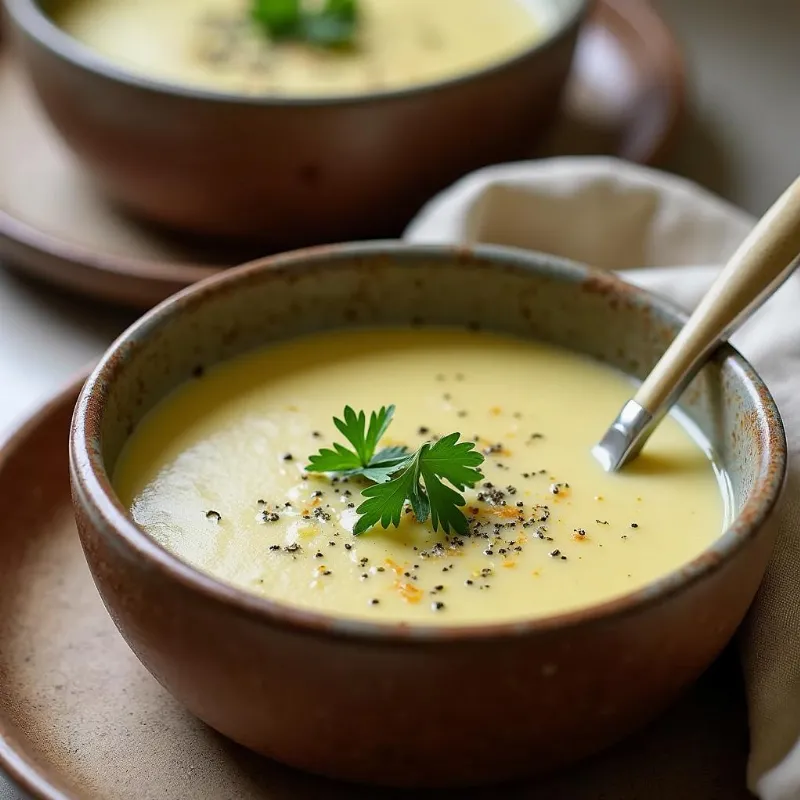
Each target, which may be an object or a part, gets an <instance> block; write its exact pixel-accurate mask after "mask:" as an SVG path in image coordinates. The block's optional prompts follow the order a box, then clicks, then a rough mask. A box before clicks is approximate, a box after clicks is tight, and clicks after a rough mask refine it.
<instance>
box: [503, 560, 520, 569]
mask: <svg viewBox="0 0 800 800" xmlns="http://www.w3.org/2000/svg"><path fill="white" fill-rule="evenodd" d="M503 566H504V567H505V568H506V569H513V568H514V567H516V566H517V562H516V561H504V562H503Z"/></svg>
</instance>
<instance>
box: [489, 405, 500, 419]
mask: <svg viewBox="0 0 800 800" xmlns="http://www.w3.org/2000/svg"><path fill="white" fill-rule="evenodd" d="M489 413H490V414H491V415H492V416H493V417H499V416H500V415H501V414H502V413H503V409H502V408H500V406H492V407H491V408H490V409H489Z"/></svg>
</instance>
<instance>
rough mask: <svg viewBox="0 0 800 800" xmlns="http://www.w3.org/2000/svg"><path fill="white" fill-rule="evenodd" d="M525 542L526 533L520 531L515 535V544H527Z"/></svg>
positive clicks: (526, 538)
mask: <svg viewBox="0 0 800 800" xmlns="http://www.w3.org/2000/svg"><path fill="white" fill-rule="evenodd" d="M527 543H528V537H527V535H526V534H524V533H521V534H520V535H519V536H517V544H527Z"/></svg>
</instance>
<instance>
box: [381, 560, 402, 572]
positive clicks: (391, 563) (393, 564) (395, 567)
mask: <svg viewBox="0 0 800 800" xmlns="http://www.w3.org/2000/svg"><path fill="white" fill-rule="evenodd" d="M384 563H385V564H386V566H387V567H389V569H390V570H391V571H392V572H394V574H395V575H402V574H403V572H405V569H404V568H403V567H401V566H400V565H399V564H398V563H397V562H396V561H393V560H392V559H391V558H387V559H386V561H385V562H384Z"/></svg>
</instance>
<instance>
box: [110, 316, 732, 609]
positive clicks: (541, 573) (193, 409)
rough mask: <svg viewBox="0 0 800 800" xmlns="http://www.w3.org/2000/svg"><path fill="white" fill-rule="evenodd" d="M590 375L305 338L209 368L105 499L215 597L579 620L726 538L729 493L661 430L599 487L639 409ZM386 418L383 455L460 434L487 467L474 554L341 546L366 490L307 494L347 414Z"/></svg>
mask: <svg viewBox="0 0 800 800" xmlns="http://www.w3.org/2000/svg"><path fill="white" fill-rule="evenodd" d="M630 393H631V385H630V383H629V382H628V380H627V379H626V378H624V377H623V376H621V375H619V374H617V373H616V372H614V371H612V370H610V369H609V368H607V367H605V366H603V365H601V364H599V363H596V362H593V361H590V360H588V359H586V358H583V357H581V356H578V355H575V354H572V353H569V352H567V351H564V350H559V349H556V348H552V347H550V346H546V345H542V344H537V343H533V342H529V341H523V340H518V339H515V338H510V337H505V336H500V335H495V334H490V333H475V332H469V331H461V330H450V329H435V328H433V329H424V328H422V329H414V330H389V329H387V330H369V331H366V330H363V331H350V332H345V331H341V332H334V333H326V334H324V335H315V336H311V337H308V338H302V339H297V340H294V341H291V342H288V343H282V344H279V345H276V346H275V347H272V348H269V349H263V350H260V351H257V352H255V353H252V354H248V355H246V356H243V357H240V358H238V359H235V360H233V361H231V362H228V363H225V364H223V365H221V366H217V367H214V368H212V369H210V370H208V371H206V372H204V373H202V374H201V375H199V377H198V378H196V379H194V380H192V381H191V382H190V383H187V384H185V385H183V386H181V387H180V388H178V389H177V390H176V391H175V392H174V393H173V394H172V395H171V396H169V397H168V398H167V399H166V400H164V401H163V402H162V403H161V404H160V405H158V406H157V407H156V408H155V409H154V410H153V411H151V412H150V414H149V415H148V416H146V417H145V419H144V420H143V421H142V423H141V424H140V425H139V426H138V428H137V430H136V431H135V432H134V434H133V435H132V437H131V439H130V440H129V442H128V444H127V445H126V448H125V450H124V451H123V453H122V456H121V457H120V460H119V462H118V466H117V469H116V474H115V476H114V483H115V486H116V489H117V491H118V493H119V496H120V498H121V499H122V502H123V503H124V504H125V505H126V506H127V507H129V508H130V510H131V514H132V515H133V518H134V519H135V521H136V522H137V523H138V524H139V525H140V526H141V527H142V528H144V529H145V530H146V531H147V532H148V533H150V534H151V535H152V536H153V537H154V538H155V539H157V540H158V541H159V542H160V543H161V544H163V545H164V547H166V548H167V549H169V550H171V551H172V552H174V553H175V554H177V555H178V556H180V557H182V558H183V559H185V560H186V561H188V562H189V563H191V564H193V565H195V566H196V567H198V568H200V569H201V570H203V571H205V572H207V573H209V574H211V575H214V576H216V577H217V578H219V579H220V580H222V581H224V582H227V583H230V584H233V585H235V586H238V587H241V588H243V589H246V590H248V591H250V592H253V593H255V594H258V595H262V596H264V597H268V598H273V599H275V600H279V601H282V602H285V603H289V604H292V605H294V606H301V607H304V608H308V609H314V610H318V611H325V612H329V613H333V614H337V615H342V616H349V617H360V618H367V619H370V620H384V621H385V620H392V621H409V622H415V623H427V624H463V623H474V622H494V621H501V620H506V621H507V620H518V619H520V618H530V617H537V616H542V615H548V614H553V613H557V612H563V611H567V610H571V609H577V608H580V607H582V606H588V605H591V604H595V603H598V602H600V601H603V600H608V599H610V598H613V597H615V596H618V595H621V594H624V593H626V592H628V591H630V590H632V589H636V588H638V587H641V586H643V585H644V584H646V583H647V582H649V581H652V580H653V579H654V578H658V577H660V576H663V575H664V574H665V573H667V572H669V571H670V570H673V569H675V568H676V567H679V566H681V565H683V564H685V563H686V562H687V561H689V560H690V559H692V558H693V557H695V556H697V555H698V554H699V553H701V551H703V550H704V549H705V548H706V547H708V546H709V545H710V544H711V542H712V541H713V540H714V539H715V538H717V537H718V536H719V535H720V534H721V532H722V529H723V526H724V522H725V516H726V502H725V497H726V494H725V492H724V490H722V487H723V486H724V484H723V482H722V481H721V480H720V478H719V475H718V474H717V472H716V471H715V469H714V466H713V464H712V462H711V460H710V458H709V456H708V454H707V453H706V452H705V451H704V450H703V448H702V447H701V445H700V444H698V442H697V441H696V440H695V439H693V438H692V436H690V435H689V433H688V432H687V430H686V429H685V428H684V427H682V425H681V424H679V422H678V421H677V420H676V419H674V418H668V419H666V420H665V421H664V423H663V424H662V425H661V426H660V428H659V429H658V431H657V432H656V434H655V436H654V437H653V439H652V440H651V442H650V444H649V445H648V447H647V449H646V451H645V452H644V453H643V454H642V455H641V456H640V458H639V459H638V460H637V461H636V462H635V463H634V464H633V465H631V466H630V467H629V468H627V469H626V470H625V471H624V472H623V473H621V474H615V475H609V474H606V473H605V472H603V471H602V469H601V468H600V467H599V465H598V464H597V463H596V462H595V461H594V459H593V457H592V455H591V453H590V449H591V447H592V445H593V444H595V442H596V440H597V439H598V437H599V436H600V435H601V434H602V433H603V431H604V430H605V428H606V427H607V425H608V423H609V420H611V419H613V418H614V416H615V415H616V413H617V412H618V410H619V408H620V406H621V405H622V403H623V402H624V401H625V400H626V399H627V398H628V397H629V396H630ZM390 403H394V404H396V407H397V410H396V414H395V418H394V421H393V422H392V424H391V426H390V427H389V429H388V431H387V433H386V436H385V437H384V439H382V440H381V441H382V444H383V445H389V444H405V445H407V446H408V447H409V448H411V449H416V448H418V447H419V446H420V445H421V444H422V443H423V442H425V441H427V440H431V439H433V438H435V437H436V436H437V435H447V434H449V433H452V432H455V431H459V432H460V433H461V434H462V437H463V438H464V439H472V440H476V442H477V444H476V446H477V447H478V448H479V449H480V450H481V451H482V452H483V453H484V454H485V456H486V460H485V462H484V464H483V466H482V470H483V472H484V476H485V478H484V481H482V482H481V483H479V484H478V485H477V486H476V487H475V489H467V490H466V492H465V493H464V497H465V499H466V500H467V505H466V506H465V508H464V509H463V510H464V511H465V513H466V515H467V517H468V519H469V520H470V534H469V535H468V536H466V537H462V536H459V535H457V534H451V535H450V536H446V535H445V534H444V533H443V532H442V531H441V529H440V530H439V532H438V533H435V532H434V531H433V529H432V527H431V525H430V522H428V523H424V524H420V523H418V522H417V521H416V519H415V517H414V515H413V513H406V514H405V515H404V516H403V517H402V520H401V524H400V527H399V528H389V529H388V530H385V529H383V528H380V527H376V528H373V529H371V530H369V531H368V532H366V533H364V534H363V535H361V536H359V537H355V536H353V534H352V528H353V525H354V523H355V521H356V519H357V515H356V507H357V506H358V505H359V504H360V503H361V502H362V500H361V497H360V492H361V489H362V488H364V487H365V486H367V485H369V484H368V483H366V482H364V480H363V479H356V478H350V479H336V478H335V476H328V475H324V474H323V475H316V474H307V473H306V472H305V470H304V466H305V465H307V464H308V456H309V455H311V454H313V453H315V452H317V451H318V450H319V449H320V447H325V446H327V447H330V446H331V444H332V443H333V442H341V443H343V444H347V442H346V441H345V440H344V437H343V436H342V435H341V434H340V433H339V431H337V430H336V429H335V427H334V425H333V422H332V417H333V416H334V415H336V416H341V415H342V410H343V408H344V406H345V405H347V404H349V405H351V406H353V407H354V408H356V409H362V408H363V409H365V410H366V411H367V413H369V411H370V410H373V409H378V408H380V407H381V406H382V405H387V404H390Z"/></svg>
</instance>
